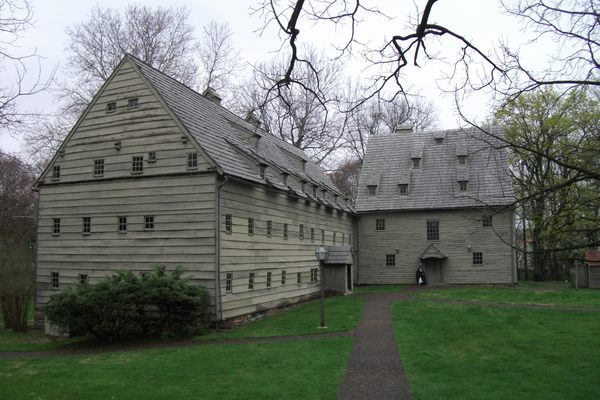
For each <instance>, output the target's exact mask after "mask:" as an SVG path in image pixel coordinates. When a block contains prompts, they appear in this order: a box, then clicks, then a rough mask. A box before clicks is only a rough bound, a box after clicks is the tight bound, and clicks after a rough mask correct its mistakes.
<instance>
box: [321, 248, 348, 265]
mask: <svg viewBox="0 0 600 400" xmlns="http://www.w3.org/2000/svg"><path fill="white" fill-rule="evenodd" d="M326 247H327V258H326V259H325V261H323V264H325V265H332V264H352V263H353V259H352V248H351V247H350V246H326Z"/></svg>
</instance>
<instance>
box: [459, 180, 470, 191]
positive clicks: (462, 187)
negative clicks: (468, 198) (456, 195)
mask: <svg viewBox="0 0 600 400" xmlns="http://www.w3.org/2000/svg"><path fill="white" fill-rule="evenodd" d="M458 188H459V189H460V191H461V192H466V191H467V188H468V182H467V181H460V182H458Z"/></svg>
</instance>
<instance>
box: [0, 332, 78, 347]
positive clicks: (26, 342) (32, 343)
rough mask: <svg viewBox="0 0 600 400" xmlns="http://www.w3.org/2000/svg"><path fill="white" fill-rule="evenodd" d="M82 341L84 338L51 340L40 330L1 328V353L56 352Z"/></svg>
mask: <svg viewBox="0 0 600 400" xmlns="http://www.w3.org/2000/svg"><path fill="white" fill-rule="evenodd" d="M81 340H83V338H50V337H48V336H46V335H45V334H44V331H41V330H39V329H31V328H30V329H29V330H28V331H27V332H13V331H12V330H9V329H5V328H0V351H40V350H54V349H58V348H60V347H63V346H66V345H68V344H72V343H75V342H79V341H81Z"/></svg>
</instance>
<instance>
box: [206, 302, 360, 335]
mask: <svg viewBox="0 0 600 400" xmlns="http://www.w3.org/2000/svg"><path fill="white" fill-rule="evenodd" d="M363 306H364V299H363V298H362V297H360V296H334V297H328V298H326V299H325V325H326V326H327V329H318V326H319V324H320V321H321V319H320V315H321V314H320V308H319V307H320V303H319V300H311V301H309V302H306V303H303V304H300V305H298V306H294V307H292V308H290V309H288V310H281V311H278V312H276V313H275V314H273V315H269V316H267V317H265V318H264V319H262V320H258V321H254V322H250V323H248V324H246V325H242V326H240V327H237V328H235V329H232V330H231V331H220V332H213V333H209V334H207V335H202V336H199V338H201V339H204V338H206V339H214V338H232V339H233V338H246V337H271V336H292V335H310V334H315V333H324V332H343V331H349V330H352V329H354V328H355V327H356V324H357V323H358V321H359V320H360V318H361V316H362V310H363Z"/></svg>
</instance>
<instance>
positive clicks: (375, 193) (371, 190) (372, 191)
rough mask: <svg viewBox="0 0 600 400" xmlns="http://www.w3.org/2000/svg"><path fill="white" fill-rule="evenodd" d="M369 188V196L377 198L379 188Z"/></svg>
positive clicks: (373, 186)
mask: <svg viewBox="0 0 600 400" xmlns="http://www.w3.org/2000/svg"><path fill="white" fill-rule="evenodd" d="M367 187H368V188H369V196H376V195H377V186H375V185H372V186H367Z"/></svg>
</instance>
